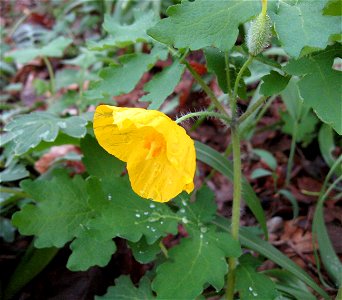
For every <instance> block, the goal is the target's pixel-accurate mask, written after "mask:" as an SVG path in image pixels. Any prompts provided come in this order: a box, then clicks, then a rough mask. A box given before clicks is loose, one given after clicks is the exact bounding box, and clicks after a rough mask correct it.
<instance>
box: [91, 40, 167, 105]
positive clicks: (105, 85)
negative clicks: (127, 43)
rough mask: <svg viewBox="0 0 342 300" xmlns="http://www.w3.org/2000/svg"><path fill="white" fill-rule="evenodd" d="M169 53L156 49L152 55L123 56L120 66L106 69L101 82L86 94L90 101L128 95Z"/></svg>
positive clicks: (103, 71) (101, 74)
mask: <svg viewBox="0 0 342 300" xmlns="http://www.w3.org/2000/svg"><path fill="white" fill-rule="evenodd" d="M166 54H167V51H165V50H161V49H160V48H156V47H155V48H154V49H153V50H152V52H151V53H150V54H145V53H137V54H128V55H123V56H121V57H120V58H119V62H120V65H117V66H111V67H107V68H104V69H102V70H101V71H100V73H99V77H100V78H101V80H100V81H97V82H95V83H94V84H93V85H92V86H91V89H90V90H89V91H87V92H86V93H85V95H86V97H87V98H89V99H101V98H107V99H108V97H109V96H118V95H121V94H127V93H129V92H130V91H131V90H133V89H134V87H135V86H136V84H137V83H138V82H139V80H140V78H141V77H142V75H143V74H144V73H145V72H147V71H148V70H149V69H150V68H151V67H152V66H153V65H154V64H155V63H156V61H157V60H158V59H165V58H166Z"/></svg>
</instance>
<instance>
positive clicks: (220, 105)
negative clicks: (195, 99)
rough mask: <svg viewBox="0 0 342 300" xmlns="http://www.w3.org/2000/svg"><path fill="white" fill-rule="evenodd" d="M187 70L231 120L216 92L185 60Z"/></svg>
mask: <svg viewBox="0 0 342 300" xmlns="http://www.w3.org/2000/svg"><path fill="white" fill-rule="evenodd" d="M183 63H184V64H185V66H186V67H187V69H188V70H189V71H190V73H191V75H192V76H193V77H194V78H195V79H196V81H197V82H198V83H199V85H200V86H201V87H202V89H203V90H204V91H205V92H206V94H207V95H208V96H209V98H210V100H211V101H212V103H213V104H214V105H215V106H216V108H217V109H218V110H219V111H220V112H221V113H223V114H224V115H226V116H227V117H229V118H230V116H229V114H228V113H227V112H226V110H225V108H224V107H223V106H222V104H221V102H220V101H219V100H218V99H217V98H216V96H215V94H214V92H213V91H212V90H211V89H210V87H209V86H208V85H207V84H206V83H205V82H204V80H203V79H202V78H201V76H200V75H198V74H197V72H196V71H195V70H194V69H193V68H192V67H191V66H190V64H189V63H188V62H187V61H186V60H185V61H184V62H183Z"/></svg>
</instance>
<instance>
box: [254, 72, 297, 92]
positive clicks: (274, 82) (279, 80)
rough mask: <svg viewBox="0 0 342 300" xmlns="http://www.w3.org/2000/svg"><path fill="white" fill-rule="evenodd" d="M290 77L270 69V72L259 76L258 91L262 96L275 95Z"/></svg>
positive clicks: (283, 87)
mask: <svg viewBox="0 0 342 300" xmlns="http://www.w3.org/2000/svg"><path fill="white" fill-rule="evenodd" d="M290 78H291V77H290V76H282V75H280V74H279V73H278V72H276V71H271V73H270V74H268V75H265V76H264V77H262V78H261V80H262V84H261V87H260V93H261V94H262V95H264V96H272V95H277V94H279V93H280V92H281V91H282V90H283V89H285V88H286V86H287V84H288V82H289V80H290Z"/></svg>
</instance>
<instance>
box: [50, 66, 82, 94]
mask: <svg viewBox="0 0 342 300" xmlns="http://www.w3.org/2000/svg"><path fill="white" fill-rule="evenodd" d="M79 77H80V71H79V70H76V69H62V70H60V71H57V72H56V78H55V82H56V90H60V89H61V88H66V87H68V86H69V85H71V84H73V83H78V82H79V81H80V78H79Z"/></svg>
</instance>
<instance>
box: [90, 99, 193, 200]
mask: <svg viewBox="0 0 342 300" xmlns="http://www.w3.org/2000/svg"><path fill="white" fill-rule="evenodd" d="M94 132H95V136H96V139H97V140H98V142H99V144H100V145H101V146H102V147H103V148H104V149H105V150H106V151H107V152H109V153H110V154H112V155H114V156H116V157H117V158H119V159H120V160H122V161H124V162H127V170H128V175H129V179H130V181H131V185H132V188H133V190H134V191H135V192H136V193H137V194H138V195H139V196H141V197H143V198H147V199H152V200H154V201H158V202H167V201H169V200H170V199H172V198H174V197H175V196H177V195H178V194H179V193H181V192H182V191H183V190H184V191H186V192H188V193H190V192H191V191H192V190H193V189H194V183H193V178H194V174H195V168H196V153H195V147H194V142H193V140H192V139H191V138H190V137H189V136H188V135H187V134H186V132H185V130H184V128H182V127H180V126H178V125H177V124H176V123H175V122H174V121H172V120H171V119H170V118H169V117H168V116H166V115H165V114H163V113H161V112H159V111H156V110H146V109H142V108H124V107H115V106H109V105H100V106H98V107H97V108H96V111H95V115H94Z"/></svg>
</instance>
